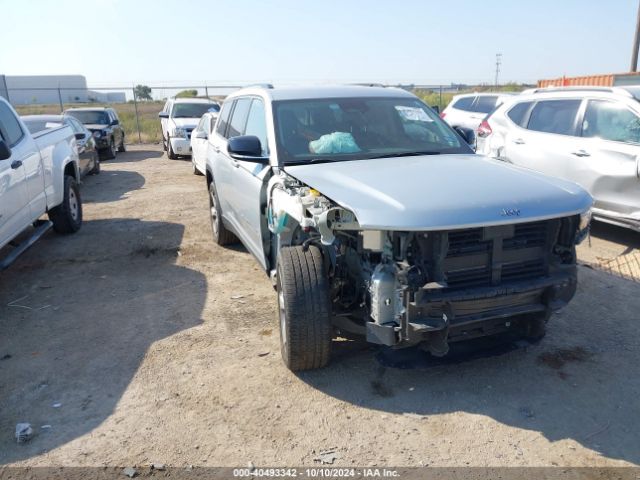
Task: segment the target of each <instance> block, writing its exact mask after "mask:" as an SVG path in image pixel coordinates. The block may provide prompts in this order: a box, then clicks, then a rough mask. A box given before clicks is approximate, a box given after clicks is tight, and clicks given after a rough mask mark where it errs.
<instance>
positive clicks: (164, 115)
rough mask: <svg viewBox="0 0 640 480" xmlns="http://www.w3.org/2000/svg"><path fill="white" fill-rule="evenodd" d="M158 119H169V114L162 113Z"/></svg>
mask: <svg viewBox="0 0 640 480" xmlns="http://www.w3.org/2000/svg"><path fill="white" fill-rule="evenodd" d="M158 117H160V118H169V114H168V113H167V112H160V113H159V114H158Z"/></svg>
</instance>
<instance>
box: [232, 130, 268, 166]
mask: <svg viewBox="0 0 640 480" xmlns="http://www.w3.org/2000/svg"><path fill="white" fill-rule="evenodd" d="M227 151H228V152H229V155H230V156H231V158H235V159H236V160H245V161H247V162H255V163H267V162H268V161H269V158H268V157H263V156H262V145H261V144H260V139H259V138H258V137H256V136H254V135H242V136H240V137H232V138H230V139H229V143H228V145H227Z"/></svg>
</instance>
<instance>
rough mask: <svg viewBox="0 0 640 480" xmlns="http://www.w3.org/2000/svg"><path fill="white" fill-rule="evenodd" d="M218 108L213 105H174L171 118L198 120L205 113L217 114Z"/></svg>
mask: <svg viewBox="0 0 640 480" xmlns="http://www.w3.org/2000/svg"><path fill="white" fill-rule="evenodd" d="M218 110H220V107H219V106H218V105H216V104H214V103H176V104H175V105H174V106H173V111H172V112H171V118H200V117H201V116H202V115H204V114H205V113H207V112H209V111H212V112H217V111H218Z"/></svg>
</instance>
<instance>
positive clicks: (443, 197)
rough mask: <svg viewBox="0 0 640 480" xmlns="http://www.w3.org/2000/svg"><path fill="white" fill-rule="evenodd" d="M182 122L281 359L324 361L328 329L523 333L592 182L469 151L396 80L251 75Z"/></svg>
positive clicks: (218, 231)
mask: <svg viewBox="0 0 640 480" xmlns="http://www.w3.org/2000/svg"><path fill="white" fill-rule="evenodd" d="M474 101H475V100H474ZM474 101H472V104H473V102H474ZM496 103H497V101H496ZM494 106H495V105H494ZM174 108H175V105H174ZM478 108H479V107H478ZM483 108H484V107H483ZM483 113H485V112H483ZM445 119H446V116H445ZM193 132H194V133H193V134H192V135H191V145H192V149H193V154H194V158H193V159H192V164H193V166H194V169H195V170H196V171H199V172H200V171H201V172H203V173H204V174H205V178H206V186H207V189H208V192H209V212H210V218H211V227H212V237H213V240H214V242H215V243H217V244H218V245H229V244H232V243H235V242H237V241H240V242H242V243H243V244H244V246H245V247H246V248H247V250H248V251H249V252H251V254H252V255H253V256H254V257H255V258H256V260H257V262H258V264H259V265H260V266H261V267H262V269H263V270H264V271H265V272H266V274H267V275H269V276H270V278H271V279H272V281H273V283H274V287H275V290H276V301H277V307H278V308H277V311H278V323H279V326H280V344H281V353H282V357H283V360H284V362H285V364H286V365H287V367H288V368H290V369H291V370H295V371H297V370H306V369H313V368H320V367H322V366H324V365H326V364H327V363H328V362H329V359H330V351H331V348H330V346H331V339H332V336H333V335H334V334H335V332H336V331H340V332H343V333H342V334H343V335H344V334H347V333H348V334H355V335H362V336H364V337H365V338H366V339H367V340H368V341H369V342H372V343H376V344H381V345H387V346H390V347H393V348H402V347H409V346H420V347H421V348H423V349H425V350H427V351H429V352H431V354H433V355H438V356H440V355H445V354H446V353H447V351H448V349H449V344H450V343H451V342H457V341H461V340H466V339H470V338H476V337H482V336H487V335H494V334H497V333H504V332H511V333H517V334H520V335H524V336H526V337H528V338H532V339H538V338H540V337H541V336H542V335H544V332H545V325H546V322H547V321H548V320H549V318H550V316H551V314H552V312H553V311H556V310H558V309H559V308H561V307H563V306H564V305H566V304H567V303H568V302H569V301H570V300H571V298H572V297H573V295H574V293H575V291H576V282H577V276H576V253H575V245H576V244H577V243H579V242H580V241H581V240H582V239H583V238H585V236H586V234H587V232H588V225H589V221H590V212H591V210H590V208H591V205H592V198H591V196H590V195H589V194H588V193H587V192H586V191H585V190H584V189H583V188H581V187H580V186H578V185H577V184H575V183H572V182H570V181H566V180H563V179H560V178H554V177H550V176H546V175H543V174H541V173H537V172H534V171H532V170H528V169H524V168H515V167H513V166H512V165H508V164H506V163H504V162H496V161H495V160H492V159H490V158H486V157H483V156H480V155H477V154H475V153H474V151H473V149H472V148H471V147H470V146H469V145H468V144H467V142H465V139H464V138H463V136H461V135H460V134H459V133H458V131H457V130H454V129H453V128H451V127H450V126H449V125H447V124H446V123H445V122H444V121H443V120H442V119H441V118H440V117H439V116H438V115H437V114H436V113H435V112H434V111H433V110H432V109H430V108H429V107H428V106H426V105H425V104H424V103H423V102H422V101H420V100H419V99H418V98H416V97H415V96H413V95H412V94H410V93H408V92H406V91H405V90H402V89H395V88H379V87H357V86H350V87H318V88H282V89H280V88H272V87H269V86H263V87H251V88H246V89H242V90H240V91H238V92H235V93H234V94H232V95H230V96H229V97H227V99H226V100H225V101H224V103H223V105H222V109H221V111H220V114H219V116H218V118H217V120H216V121H215V124H214V123H213V119H212V118H207V117H206V116H205V117H203V118H202V119H201V120H200V122H199V123H198V124H197V126H196V127H195V130H194V131H193ZM203 163H204V167H203Z"/></svg>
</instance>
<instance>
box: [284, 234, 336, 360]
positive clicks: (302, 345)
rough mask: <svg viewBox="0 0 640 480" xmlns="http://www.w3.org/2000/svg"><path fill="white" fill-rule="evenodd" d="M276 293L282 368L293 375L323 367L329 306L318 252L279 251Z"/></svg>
mask: <svg viewBox="0 0 640 480" xmlns="http://www.w3.org/2000/svg"><path fill="white" fill-rule="evenodd" d="M276 290H277V293H278V322H279V324H280V350H281V353H282V359H283V361H284V363H285V365H286V366H287V368H289V370H291V371H294V372H297V371H301V370H311V369H315V368H322V367H324V366H325V365H327V364H328V363H329V359H330V356H331V302H330V301H329V280H328V277H327V274H326V272H325V269H324V261H323V258H322V253H321V252H320V250H319V249H318V248H317V247H315V246H313V245H312V246H309V248H308V249H305V248H303V247H285V248H283V249H282V250H280V253H279V254H278V265H277V283H276Z"/></svg>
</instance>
